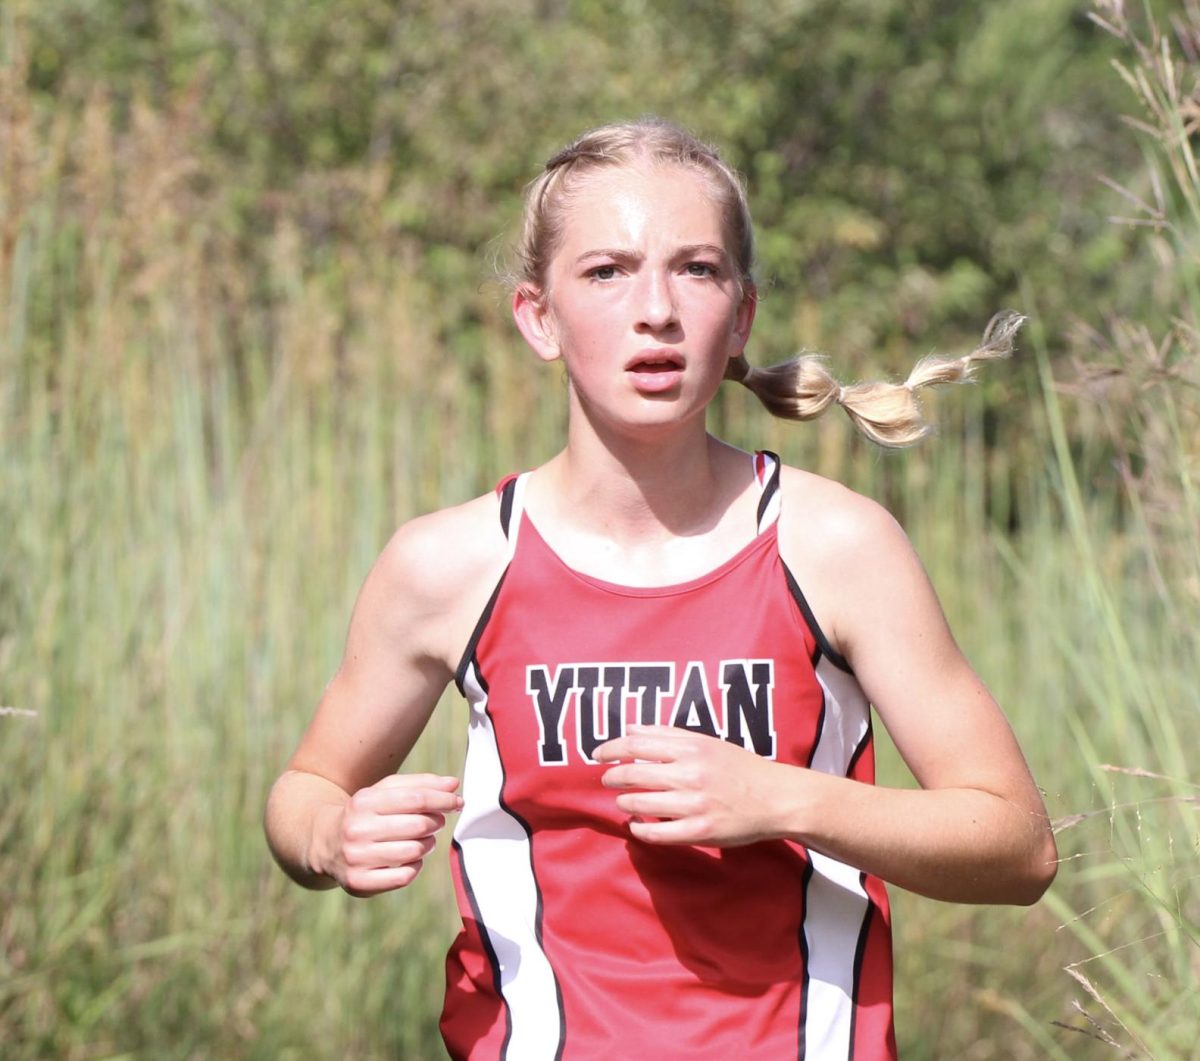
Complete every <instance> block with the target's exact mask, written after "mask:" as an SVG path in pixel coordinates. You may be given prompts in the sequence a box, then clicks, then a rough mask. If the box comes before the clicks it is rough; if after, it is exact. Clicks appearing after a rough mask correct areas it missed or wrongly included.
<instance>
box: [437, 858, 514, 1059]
mask: <svg viewBox="0 0 1200 1061" xmlns="http://www.w3.org/2000/svg"><path fill="white" fill-rule="evenodd" d="M450 846H451V848H453V850H454V853H455V855H456V856H457V858H458V873H459V876H460V877H461V878H462V882H463V891H465V892H466V893H467V902H469V903H470V904H471V913H473V914H474V915H475V925H476V927H477V928H478V930H479V938H480V939H481V940H482V941H483V951H484V954H486V955H487V960H488V965H490V966H491V967H492V983H494V984H495V985H496V998H497V999H498V1000H499V1002H500V1008H501V1009H502V1010H503V1011H504V1041H503V1043H502V1044H501V1046H500V1052H501V1054H503V1052H504V1050H505V1049H506V1048H507V1047H508V1040H509V1039H510V1038H511V1037H512V1012H511V1010H510V1008H509V1005H508V999H507V998H505V997H504V990H503V988H501V986H500V959H499V958H498V957H497V956H496V948H495V947H493V946H492V938H491V936H489V935H488V931H487V925H485V924H484V923H483V914H481V913H480V912H479V903H478V901H477V900H476V899H475V889H474V888H472V887H471V878H470V877H469V876H467V863H466V860H465V859H464V858H463V852H462V844H460V843H459V842H458V841H457V840H454V839H451V841H450Z"/></svg>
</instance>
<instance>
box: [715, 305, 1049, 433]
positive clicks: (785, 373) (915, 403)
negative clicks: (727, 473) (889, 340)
mask: <svg viewBox="0 0 1200 1061" xmlns="http://www.w3.org/2000/svg"><path fill="white" fill-rule="evenodd" d="M1024 323H1025V317H1024V316H1022V315H1021V314H1020V313H1014V312H1013V311H1012V310H1003V311H1001V312H1000V313H997V314H996V315H995V316H994V317H993V318H992V319H991V320H990V321H989V322H988V326H987V327H986V328H985V329H984V332H983V338H982V339H981V340H980V343H979V345H978V346H977V347H976V348H975V349H974V350H972V351H971V352H970V353H969V354H963V355H962V356H961V357H933V356H930V357H923V358H922V359H921V360H920V361H918V362H917V363H916V365H914V366H913V370H912V371H911V372H910V373H909V374H908V379H906V380H905V381H904V382H903V383H882V382H875V383H855V384H853V385H851V386H849V387H846V386H843V385H842V384H841V383H839V382H838V381H837V380H836V379H835V378H834V377H833V376H832V375H831V374H830V372H829V370H828V369H827V368H826V367H825V358H824V357H822V356H821V355H819V354H800V355H798V356H796V357H793V358H790V359H789V360H787V361H784V362H783V363H782V364H778V365H771V366H770V367H768V368H756V367H755V366H753V365H751V364H750V363H749V362H748V361H747V360H746V355H745V354H740V355H739V356H737V357H735V358H734V359H733V360H731V361H730V362H729V367H728V368H727V369H726V370H725V378H726V379H730V380H734V381H736V382H738V383H740V384H742V386H744V387H746V388H747V389H749V390H750V391H752V392H753V393H754V394H755V395H756V396H757V397H758V400H759V401H761V402H762V403H763V405H764V406H766V408H767V409H768V410H769V411H770V412H771V413H772V414H773V415H775V416H778V417H782V418H783V419H785V420H812V419H813V418H814V417H818V416H820V415H821V414H822V413H823V412H824V411H825V410H826V409H828V408H829V406H830V405H834V404H837V405H840V406H841V407H842V408H843V409H844V410H845V411H846V415H847V416H849V417H850V421H851V423H853V424H854V426H855V427H856V428H857V429H858V430H859V431H860V432H861V433H862V434H864V435H866V436H867V438H869V439H870V440H871V441H872V442H874V443H876V444H878V445H880V446H886V447H888V448H889V449H902V448H903V447H905V446H911V445H912V444H913V443H915V442H919V441H920V440H921V439H923V438H924V437H925V436H926V435H928V434H929V432H930V430H931V428H930V426H929V424H928V423H927V422H926V420H925V417H924V414H923V413H922V411H921V403H920V400H919V399H918V397H917V391H918V390H920V389H921V388H922V387H931V386H935V385H937V384H939V383H967V382H969V381H970V380H971V379H973V378H974V372H975V367H976V366H977V365H978V364H980V363H982V362H984V361H995V360H997V359H999V358H1006V357H1011V356H1012V352H1013V340H1014V339H1015V338H1016V335H1017V332H1018V331H1020V328H1021V325H1022V324H1024Z"/></svg>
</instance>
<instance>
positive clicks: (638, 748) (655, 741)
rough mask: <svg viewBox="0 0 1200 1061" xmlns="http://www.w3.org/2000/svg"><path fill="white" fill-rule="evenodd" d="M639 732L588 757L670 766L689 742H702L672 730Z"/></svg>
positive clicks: (657, 728)
mask: <svg viewBox="0 0 1200 1061" xmlns="http://www.w3.org/2000/svg"><path fill="white" fill-rule="evenodd" d="M639 730H640V731H638V732H631V733H626V734H625V735H624V736H623V737H617V738H616V739H615V740H610V741H606V742H605V743H604V744H601V745H600V746H599V747H598V748H597V749H596V750H595V751H594V752H593V753H592V758H593V759H596V760H597V761H599V762H617V761H621V762H632V761H633V760H634V759H644V760H649V761H652V762H672V761H674V760H675V759H676V758H678V757H679V755H680V754H681V753H683V752H684V751H685V750H686V749H687V748H688V747H690V745H691V743H692V741H693V740H697V739H704V738H702V737H700V736H699V735H697V734H695V733H689V732H687V731H686V730H681V729H677V728H676V727H674V726H645V727H639Z"/></svg>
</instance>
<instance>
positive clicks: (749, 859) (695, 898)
mask: <svg viewBox="0 0 1200 1061" xmlns="http://www.w3.org/2000/svg"><path fill="white" fill-rule="evenodd" d="M753 459H754V461H755V473H756V476H757V479H758V483H759V485H760V489H761V494H760V502H759V506H758V524H759V525H758V528H757V533H756V535H755V537H754V538H753V540H752V541H750V542H749V544H747V545H746V546H745V547H744V548H742V549H741V551H740V552H738V553H737V554H736V555H734V556H733V557H731V558H730V559H729V560H727V561H726V562H725V563H723V564H721V565H720V566H719V567H717V568H716V569H715V570H713V571H711V572H709V573H708V574H706V575H703V576H702V577H699V578H696V579H693V580H691V581H689V582H686V583H682V584H679V585H671V586H661V587H652V588H643V587H636V588H635V587H628V586H622V585H616V584H613V583H609V582H604V581H601V580H599V579H596V578H592V577H590V576H588V575H585V574H582V573H580V572H578V571H575V570H574V569H572V568H570V567H568V566H567V565H566V564H565V563H564V562H563V561H562V560H561V559H559V557H558V556H557V555H556V554H555V553H554V552H553V551H552V550H551V549H550V547H549V546H548V545H547V544H546V542H545V541H544V540H543V539H542V537H541V536H540V535H539V533H538V531H537V528H536V527H535V526H534V525H533V523H532V522H531V521H530V520H529V518H528V517H527V516H526V515H525V514H524V511H523V506H522V493H523V489H524V484H525V477H524V476H522V477H516V478H509V479H507V480H505V481H504V482H503V483H501V485H500V487H498V490H499V493H500V499H501V522H502V524H503V527H504V530H505V533H506V536H507V539H508V546H509V562H508V566H507V567H506V569H505V571H504V573H503V575H502V576H501V578H500V580H499V583H498V585H497V586H496V589H495V592H494V593H493V595H492V598H491V600H490V602H489V603H488V605H487V607H486V608H485V610H484V613H483V615H482V616H481V617H480V620H479V623H478V625H477V627H476V629H475V632H474V634H473V636H472V638H471V641H470V644H469V645H468V646H467V649H466V651H465V653H464V655H463V658H462V662H461V664H460V666H459V669H458V673H457V675H456V681H457V684H458V686H459V688H460V690H461V691H462V693H463V694H464V695H465V697H466V698H467V701H468V703H469V707H470V728H469V732H468V744H467V754H466V764H465V768H464V776H463V789H462V795H463V799H464V809H463V811H462V813H461V816H460V818H459V821H458V824H457V827H456V828H455V830H454V840H453V845H452V855H451V863H452V869H453V874H454V880H455V889H456V893H457V897H458V903H459V909H460V911H461V913H462V922H463V927H462V931H461V932H460V933H459V935H458V937H457V939H456V940H455V942H454V945H453V946H452V948H451V950H450V954H449V956H448V958H447V963H446V964H447V989H446V1002H445V1009H444V1011H443V1014H442V1023H441V1027H442V1034H443V1037H444V1039H445V1042H446V1046H447V1048H448V1050H449V1052H450V1055H451V1056H452V1057H453V1058H456V1059H458V1058H470V1059H472V1061H475V1059H487V1061H491V1059H499V1058H505V1059H511V1061H557V1059H560V1058H562V1059H568V1061H570V1059H577V1058H584V1059H600V1058H605V1059H607V1058H638V1059H640V1058H655V1059H669V1058H681V1059H685V1058H686V1059H704V1058H712V1059H718V1058H719V1059H721V1061H729V1059H731V1058H765V1059H770V1061H773V1059H776V1058H800V1059H809V1061H826V1059H843V1058H858V1059H860V1061H875V1059H877V1058H894V1057H895V1053H896V1047H895V1036H894V1032H893V1029H892V955H891V931H890V925H889V914H888V902H887V895H886V893H885V891H884V887H883V883H882V882H881V881H879V880H878V879H876V878H874V877H871V876H868V875H867V874H864V873H862V872H860V871H859V870H857V869H853V868H851V867H850V866H847V865H845V864H843V863H840V862H837V861H835V860H833V859H831V858H828V857H826V856H824V855H821V854H819V853H817V852H813V851H808V850H807V849H806V848H804V847H803V846H802V845H800V844H796V843H793V842H790V841H785V840H772V841H763V842H759V843H755V844H750V845H746V846H742V847H731V848H709V847H694V846H666V845H661V846H660V845H648V844H645V843H642V842H640V841H638V840H636V839H635V838H633V836H632V835H631V834H630V832H629V830H628V827H627V816H626V815H625V814H623V813H622V812H620V811H619V810H618V809H617V807H616V793H615V791H613V790H611V789H606V788H603V787H602V786H601V784H600V778H601V776H602V774H603V771H604V769H605V768H604V767H603V766H601V765H600V764H597V763H596V762H595V761H594V760H593V759H592V753H593V752H594V751H595V749H596V747H597V746H598V745H600V744H601V743H603V742H604V741H606V740H608V739H610V738H612V737H616V736H619V735H620V734H621V733H622V732H623V730H624V727H625V726H626V724H628V723H630V722H643V723H659V724H663V725H673V726H681V727H684V728H685V729H689V730H694V731H696V732H698V733H704V734H708V735H709V736H711V737H713V738H714V739H718V740H726V741H731V742H733V743H734V744H738V745H741V746H742V747H744V748H747V749H750V750H752V751H753V752H755V753H757V754H758V755H762V756H765V757H767V758H770V759H775V760H778V761H779V762H782V763H790V764H794V765H798V766H804V767H809V768H811V769H814V770H822V771H826V772H828V773H831V774H837V775H841V776H845V777H851V778H854V779H856V780H859V781H864V782H868V783H873V781H874V756H873V746H872V736H871V719H870V709H869V706H868V704H867V701H866V698H865V697H864V695H863V692H862V690H861V689H860V687H859V685H858V683H857V681H856V680H855V678H854V676H853V674H852V673H851V672H850V670H849V668H848V666H847V664H846V662H845V660H844V659H842V657H841V656H839V655H838V653H837V652H836V651H835V650H834V649H833V648H832V646H831V645H830V644H829V643H828V641H827V640H826V638H825V637H824V635H823V634H822V633H821V631H820V629H819V628H818V626H817V623H816V621H815V619H814V617H813V615H812V612H811V610H810V609H809V607H808V604H807V602H806V601H805V599H804V595H803V594H802V592H801V590H800V587H799V586H798V585H797V583H796V581H795V579H794V578H793V577H792V574H791V572H790V571H789V570H788V569H787V567H786V566H785V565H784V563H783V560H782V559H781V557H780V554H779V548H778V543H777V533H776V532H777V519H778V515H779V508H780V492H779V461H778V458H776V457H775V456H774V455H772V454H768V453H760V454H757V455H756V456H755V457H754V458H753Z"/></svg>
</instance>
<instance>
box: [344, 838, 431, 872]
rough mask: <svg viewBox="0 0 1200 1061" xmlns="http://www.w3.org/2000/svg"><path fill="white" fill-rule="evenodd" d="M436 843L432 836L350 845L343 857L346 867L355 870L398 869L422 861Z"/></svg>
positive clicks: (347, 846)
mask: <svg viewBox="0 0 1200 1061" xmlns="http://www.w3.org/2000/svg"><path fill="white" fill-rule="evenodd" d="M436 843H437V841H436V840H435V839H434V838H433V837H432V836H425V837H422V838H421V839H420V840H392V841H388V842H386V843H350V844H347V845H346V847H345V849H344V851H343V856H344V858H345V861H346V865H347V866H352V867H354V868H356V869H398V868H400V867H401V866H409V865H412V864H413V863H414V862H421V861H423V860H424V859H425V857H426V856H427V855H429V853H430V852H431V851H433V848H434V845H435V844H436Z"/></svg>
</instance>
